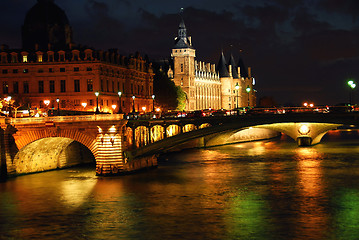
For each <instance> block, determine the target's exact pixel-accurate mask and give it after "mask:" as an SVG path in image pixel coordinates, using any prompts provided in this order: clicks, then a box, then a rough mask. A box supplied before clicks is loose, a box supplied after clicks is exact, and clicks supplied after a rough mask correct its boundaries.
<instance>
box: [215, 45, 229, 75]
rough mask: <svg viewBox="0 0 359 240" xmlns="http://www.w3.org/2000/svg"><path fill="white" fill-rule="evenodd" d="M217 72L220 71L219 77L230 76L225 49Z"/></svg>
mask: <svg viewBox="0 0 359 240" xmlns="http://www.w3.org/2000/svg"><path fill="white" fill-rule="evenodd" d="M217 72H218V73H219V77H229V72H228V69H227V66H226V58H225V57H224V53H223V51H222V53H221V56H220V58H219V61H218V65H217Z"/></svg>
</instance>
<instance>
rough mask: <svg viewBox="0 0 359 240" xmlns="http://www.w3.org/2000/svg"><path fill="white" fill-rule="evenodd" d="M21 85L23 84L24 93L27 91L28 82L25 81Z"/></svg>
mask: <svg viewBox="0 0 359 240" xmlns="http://www.w3.org/2000/svg"><path fill="white" fill-rule="evenodd" d="M23 86H24V93H29V82H27V81H25V82H24V84H23Z"/></svg>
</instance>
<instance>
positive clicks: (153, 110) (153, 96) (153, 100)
mask: <svg viewBox="0 0 359 240" xmlns="http://www.w3.org/2000/svg"><path fill="white" fill-rule="evenodd" d="M152 112H155V95H154V94H152Z"/></svg>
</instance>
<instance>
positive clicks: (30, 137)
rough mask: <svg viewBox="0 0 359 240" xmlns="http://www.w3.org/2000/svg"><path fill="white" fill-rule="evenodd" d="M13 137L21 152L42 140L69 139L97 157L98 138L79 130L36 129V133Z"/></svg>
mask: <svg viewBox="0 0 359 240" xmlns="http://www.w3.org/2000/svg"><path fill="white" fill-rule="evenodd" d="M13 137H14V139H15V144H16V146H17V148H18V149H19V150H21V149H22V148H23V147H24V146H26V145H28V144H30V143H32V142H34V141H36V140H39V139H42V138H51V137H63V138H69V139H72V140H75V141H77V142H79V143H81V144H82V145H84V146H85V147H87V148H88V149H89V150H90V151H91V152H92V154H93V155H94V156H95V157H97V145H96V136H90V135H87V134H85V133H84V132H83V131H80V130H79V129H62V130H61V131H60V130H59V129H57V128H48V129H40V130H39V129H36V130H34V131H31V130H29V131H26V132H21V133H20V134H17V133H16V134H13Z"/></svg>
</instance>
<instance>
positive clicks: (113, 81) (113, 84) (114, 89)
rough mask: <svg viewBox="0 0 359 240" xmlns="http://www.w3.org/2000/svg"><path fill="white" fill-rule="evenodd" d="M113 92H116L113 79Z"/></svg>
mask: <svg viewBox="0 0 359 240" xmlns="http://www.w3.org/2000/svg"><path fill="white" fill-rule="evenodd" d="M112 92H115V82H114V81H112Z"/></svg>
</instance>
